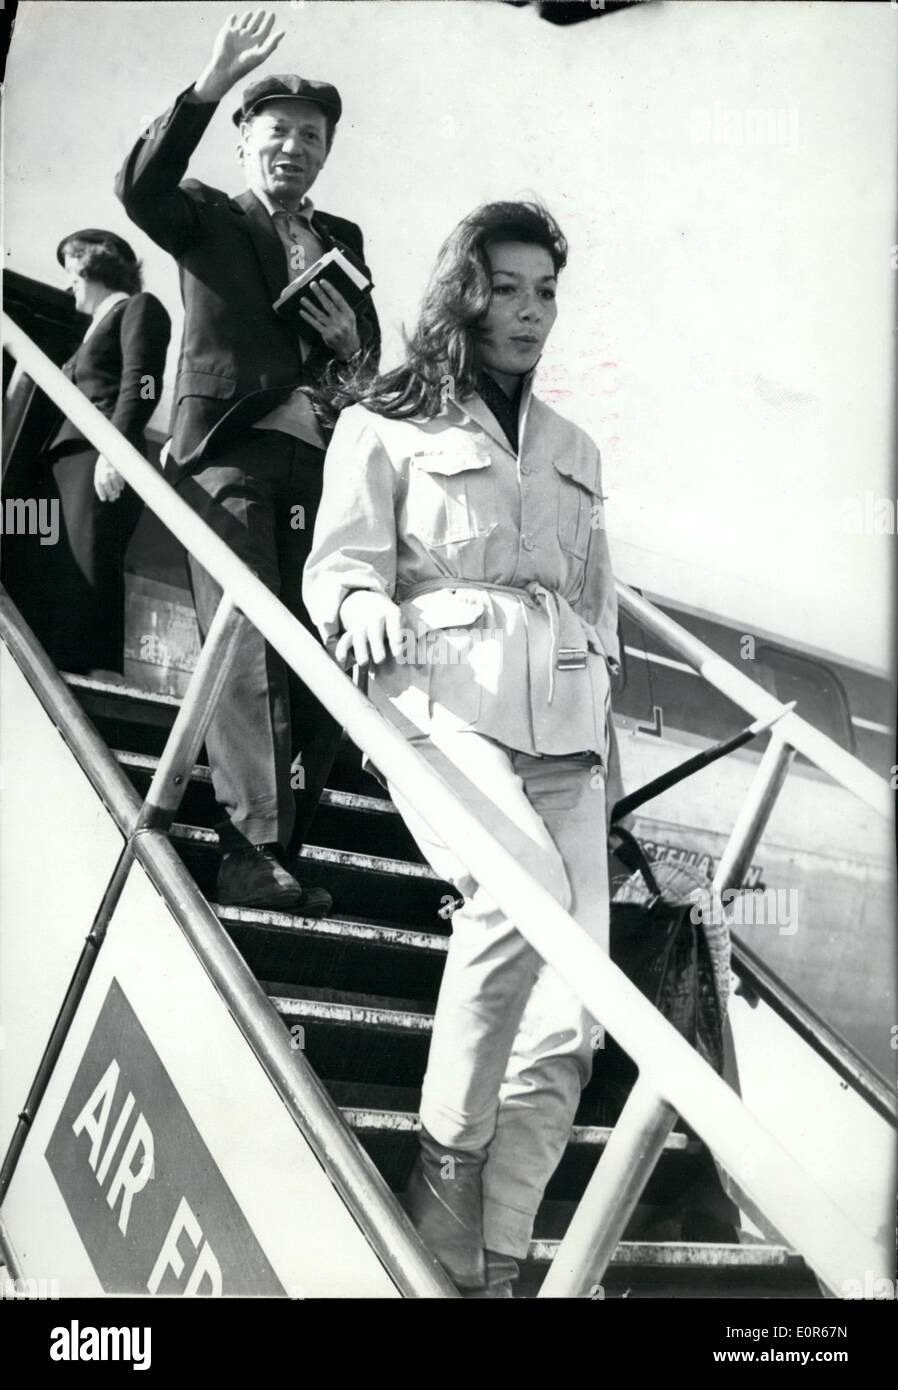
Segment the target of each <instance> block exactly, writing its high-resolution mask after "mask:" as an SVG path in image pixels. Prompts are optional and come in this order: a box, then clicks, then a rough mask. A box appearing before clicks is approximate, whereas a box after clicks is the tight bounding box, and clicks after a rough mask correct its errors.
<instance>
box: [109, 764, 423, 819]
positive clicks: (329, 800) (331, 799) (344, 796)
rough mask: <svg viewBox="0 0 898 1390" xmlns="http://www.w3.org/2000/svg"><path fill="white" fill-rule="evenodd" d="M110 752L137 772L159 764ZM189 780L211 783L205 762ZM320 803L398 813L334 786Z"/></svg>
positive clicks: (383, 800)
mask: <svg viewBox="0 0 898 1390" xmlns="http://www.w3.org/2000/svg"><path fill="white" fill-rule="evenodd" d="M112 753H113V757H114V758H115V759H116V761H117V762H118V763H119V765H120V766H121V767H132V768H135V769H136V770H137V771H139V772H149V773H153V772H155V771H156V769H157V768H158V766H159V759H158V758H157V757H154V756H153V754H152V753H130V752H129V751H128V750H127V749H126V748H114V749H113V750H112ZM190 780H191V781H192V782H201V783H203V784H204V785H211V782H212V775H211V773H210V771H209V768H208V767H207V766H206V765H205V763H195V764H194V766H193V768H192V770H191V773H190ZM320 804H321V805H322V806H336V807H339V808H340V809H342V810H347V811H365V812H370V813H372V814H374V815H393V816H398V815H399V812H398V811H397V809H396V807H395V806H394V805H393V803H392V801H390V800H388V798H387V797H385V796H365V795H363V793H361V792H345V791H340V790H339V789H338V788H336V787H326V788H325V790H324V791H323V792H322V793H321V799H320Z"/></svg>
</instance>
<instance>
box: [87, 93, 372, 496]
mask: <svg viewBox="0 0 898 1390" xmlns="http://www.w3.org/2000/svg"><path fill="white" fill-rule="evenodd" d="M192 93H193V88H192V87H191V88H188V89H187V91H186V92H182V93H181V95H180V96H179V97H178V98H177V100H176V101H175V104H174V106H172V107H171V109H170V110H169V111H167V112H166V113H165V115H164V116H161V117H160V118H159V119H158V120H156V121H154V122H153V124H152V125H151V126H150V127H148V128H147V130H146V132H145V133H144V134H143V135H142V136H141V138H140V139H139V140H138V141H137V143H136V145H135V146H134V148H133V149H132V151H131V153H130V154H129V155H128V158H127V159H126V160H125V163H124V165H123V166H122V168H121V170H120V172H119V174H118V177H117V179H116V183H115V191H116V194H117V196H118V197H119V198H120V199H121V201H122V203H123V204H124V206H125V209H126V211H127V213H128V216H129V217H130V218H131V220H132V222H135V223H136V224H137V226H138V227H140V228H141V230H142V231H144V232H146V234H147V236H149V237H151V238H152V239H153V241H155V242H156V243H157V244H158V245H159V246H161V247H163V249H164V250H166V251H169V252H170V253H171V254H172V255H173V256H174V257H175V259H176V260H177V262H178V267H179V270H180V276H181V294H182V297H183V300H184V336H183V340H182V345H181V356H180V360H179V362H178V374H177V378H176V381H175V404H174V410H173V415H172V422H171V433H172V444H171V449H170V452H169V458H168V463H167V465H166V471H167V473H168V475H169V477H170V478H171V480H172V481H173V482H174V481H176V480H177V478H178V477H179V476H181V475H183V474H185V473H189V472H192V471H194V470H195V469H196V468H197V467H199V466H201V461H202V457H203V455H204V453H205V452H206V451H207V450H208V447H209V445H210V443H213V442H214V443H216V444H217V443H220V442H223V441H224V439H225V437H228V438H231V437H233V436H234V435H235V434H237V433H240V432H242V430H243V429H244V428H246V427H248V426H249V425H251V424H252V423H253V422H254V421H255V420H258V419H259V418H261V416H262V415H264V414H265V413H266V412H267V411H268V410H270V409H271V408H272V407H273V406H274V405H276V404H278V402H279V401H281V400H283V399H285V398H286V397H287V395H288V394H289V392H290V390H292V389H293V388H294V387H296V386H298V385H300V384H311V385H314V384H315V383H316V382H317V381H318V380H320V378H321V375H322V373H323V372H324V370H325V368H326V367H327V365H328V363H329V362H330V361H331V357H330V354H329V353H328V350H327V348H326V347H325V346H324V345H323V344H321V345H319V346H318V347H317V348H314V349H313V350H312V352H311V353H310V354H309V356H308V358H307V360H306V363H305V365H303V361H302V357H301V354H300V349H299V338H298V335H297V333H296V330H295V329H292V328H291V327H290V326H289V325H288V324H286V323H285V322H284V321H283V319H281V318H279V317H278V316H277V314H275V313H274V311H273V309H272V307H271V306H272V304H273V302H274V301H275V299H277V297H278V295H279V294H280V292H281V290H282V289H283V288H284V286H285V285H286V284H287V282H288V280H289V278H290V276H289V273H288V268H287V257H286V254H285V252H284V247H283V244H282V243H281V240H280V238H279V237H278V234H277V232H276V231H275V229H274V227H273V226H272V221H271V217H270V216H269V214H268V212H267V211H266V209H265V208H264V207H263V205H262V204H261V203H260V202H259V200H258V198H256V196H255V194H254V193H252V192H250V191H247V192H246V193H242V194H241V195H240V196H239V197H238V198H230V197H229V196H228V194H227V193H223V192H221V190H220V189H217V188H210V187H209V185H208V184H204V183H200V182H199V181H198V180H196V179H186V180H185V181H184V182H181V180H182V179H183V178H184V174H185V172H186V170H187V164H188V162H189V160H190V156H191V155H192V154H193V151H194V150H195V149H196V147H197V145H198V143H199V141H200V139H201V138H202V135H203V133H204V131H205V130H206V127H207V126H208V124H209V122H210V120H211V119H212V117H213V115H214V114H215V111H216V109H217V107H216V105H215V103H213V102H197V101H196V100H195V99H191V98H192ZM312 226H313V228H314V230H315V233H316V234H317V236H318V237H319V238H320V240H321V242H322V245H323V247H324V249H325V251H327V250H329V249H330V248H331V247H333V246H337V247H339V249H340V250H341V251H342V252H343V253H344V254H345V255H346V256H347V258H348V259H349V260H350V261H352V262H353V263H354V264H355V265H357V266H358V267H359V268H360V269H362V270H364V271H365V273H366V274H368V275H369V278H370V272H369V271H368V268H367V266H366V265H365V263H364V246H363V241H362V233H361V230H360V229H359V227H357V226H356V224H355V223H354V222H347V221H346V220H345V219H344V218H342V217H334V216H332V215H331V214H330V213H327V212H318V211H316V212H315V213H314V214H313V216H312ZM357 319H358V329H359V337H360V339H361V342H362V347H363V348H364V349H366V350H369V351H370V352H371V354H372V358H373V360H374V362H375V363H376V361H377V357H378V355H379V351H380V328H379V325H378V321H377V315H376V313H375V311H374V306H373V304H372V303H371V300H370V298H369V299H368V300H366V301H365V303H364V305H363V307H362V308H361V309H360V310H359V311H358V315H357ZM213 431H214V435H213ZM210 436H211V438H210Z"/></svg>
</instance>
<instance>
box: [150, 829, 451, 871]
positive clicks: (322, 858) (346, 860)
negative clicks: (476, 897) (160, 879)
mask: <svg viewBox="0 0 898 1390" xmlns="http://www.w3.org/2000/svg"><path fill="white" fill-rule="evenodd" d="M171 838H172V839H173V840H174V841H176V842H177V841H180V842H181V843H182V844H193V845H202V846H203V847H204V848H208V849H215V848H217V847H218V842H219V841H218V833H217V831H215V830H209V829H207V828H206V826H202V825H186V824H184V823H183V822H182V821H176V822H175V823H174V824H173V825H172V827H171ZM298 857H299V859H301V860H305V861H306V862H308V863H309V864H339V865H340V866H341V867H342V868H348V869H364V870H366V872H368V873H378V874H390V875H392V876H393V877H396V878H417V879H426V880H427V881H428V882H431V883H442V882H443V880H442V879H441V878H440V877H439V875H438V874H435V873H434V871H433V869H432V868H431V867H430V865H429V864H416V863H414V862H413V861H412V860H410V859H389V858H387V857H386V856H384V855H377V854H362V853H357V852H356V851H354V850H343V849H328V848H327V846H325V845H304V846H303V848H302V850H301V851H300V853H299V856H298Z"/></svg>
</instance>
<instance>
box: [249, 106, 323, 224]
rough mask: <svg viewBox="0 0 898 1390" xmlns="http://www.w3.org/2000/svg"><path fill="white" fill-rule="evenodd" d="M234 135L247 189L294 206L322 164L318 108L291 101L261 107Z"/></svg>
mask: <svg viewBox="0 0 898 1390" xmlns="http://www.w3.org/2000/svg"><path fill="white" fill-rule="evenodd" d="M240 129H241V135H242V137H243V164H244V168H245V170H246V181H247V183H248V185H249V187H250V188H252V189H262V190H263V191H264V192H265V193H267V194H268V195H269V196H270V197H272V198H276V199H277V200H278V201H279V202H282V203H284V204H285V205H287V206H296V205H298V204H299V203H300V202H301V200H302V199H303V198H304V197H305V195H306V193H308V191H309V189H310V188H311V187H312V184H313V183H314V182H315V180H316V178H317V177H318V174H319V173H320V171H321V168H322V166H323V164H324V161H325V160H326V159H327V154H328V151H327V117H326V116H325V114H324V112H323V111H322V109H321V107H320V106H316V105H315V104H314V102H310V101H300V100H298V99H296V98H294V99H287V100H285V101H266V102H265V104H264V106H260V107H259V109H258V111H256V112H254V114H253V115H252V116H251V117H250V119H249V120H248V121H244V122H243V124H242V125H241V128H240Z"/></svg>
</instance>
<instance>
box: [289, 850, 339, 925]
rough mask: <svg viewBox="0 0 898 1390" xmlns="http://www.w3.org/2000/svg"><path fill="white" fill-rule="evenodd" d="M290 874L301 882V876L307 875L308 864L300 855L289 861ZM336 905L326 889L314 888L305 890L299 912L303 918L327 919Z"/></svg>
mask: <svg viewBox="0 0 898 1390" xmlns="http://www.w3.org/2000/svg"><path fill="white" fill-rule="evenodd" d="M288 868H289V872H290V873H291V874H292V875H293V877H294V878H295V879H296V880H297V882H299V879H300V876H301V875H302V874H304V873H305V871H306V869H307V868H308V863H307V862H306V861H305V860H304V859H302V858H301V857H300V856H299V855H298V854H297V855H294V856H293V858H292V859H290V860H288ZM333 905H334V900H333V898H332V897H331V895H330V893H329V892H328V891H327V889H326V888H321V887H314V888H304V889H303V894H302V902H301V903H300V905H299V910H300V912H301V913H302V915H303V917H326V916H327V915H328V913H329V912H330V911H331V909H332V908H333Z"/></svg>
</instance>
